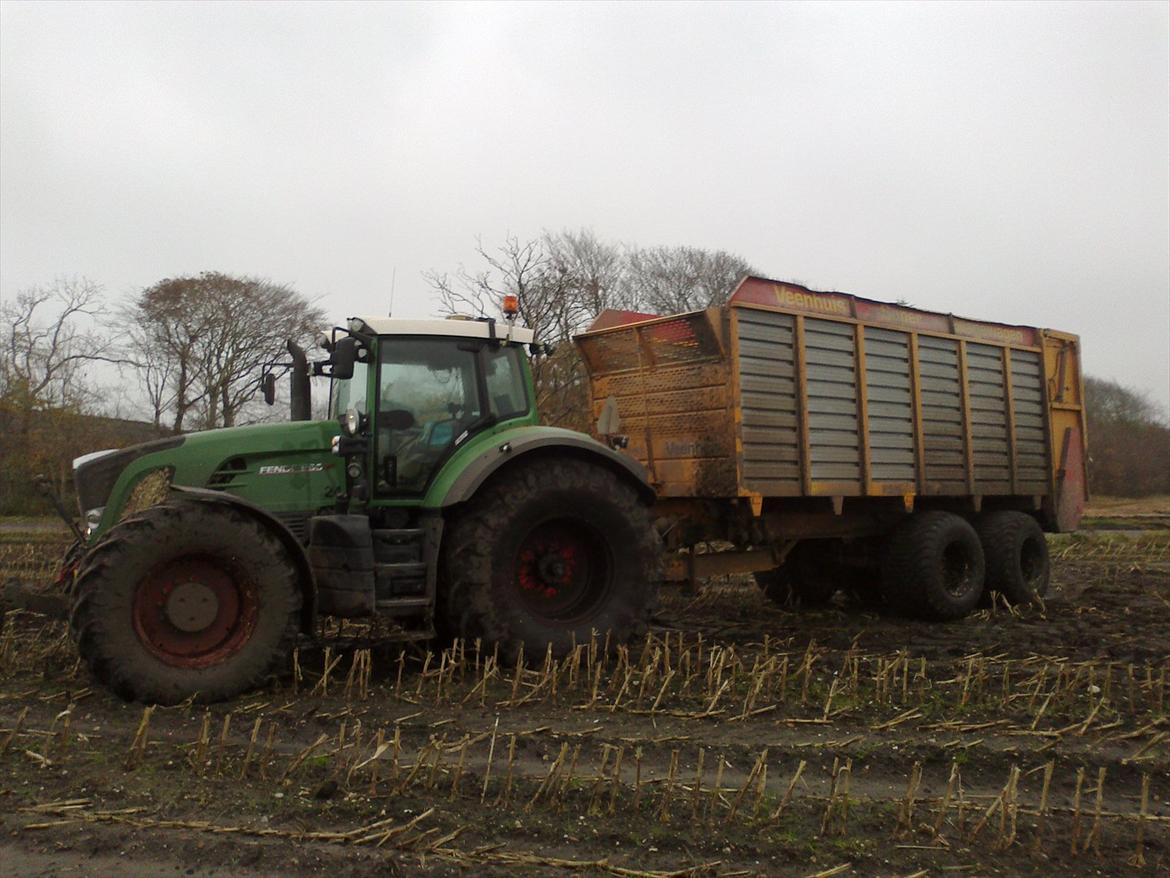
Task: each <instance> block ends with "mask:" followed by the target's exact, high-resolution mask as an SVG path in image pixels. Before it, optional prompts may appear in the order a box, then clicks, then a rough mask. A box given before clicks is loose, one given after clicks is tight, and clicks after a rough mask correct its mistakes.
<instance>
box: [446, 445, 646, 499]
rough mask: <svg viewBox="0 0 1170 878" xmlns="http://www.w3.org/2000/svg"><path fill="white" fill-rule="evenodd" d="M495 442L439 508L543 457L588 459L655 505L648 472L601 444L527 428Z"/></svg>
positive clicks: (466, 467)
mask: <svg viewBox="0 0 1170 878" xmlns="http://www.w3.org/2000/svg"><path fill="white" fill-rule="evenodd" d="M495 440H496V441H495V442H494V444H492V445H491V446H489V447H488V448H487V449H486V450H485V451H483V452H481V453H480V454H479V455H477V456H476V457H475V458H473V459H472V460H470V461H468V462H467V463H465V464H464V465H463V469H462V471H461V472H460V473H459V475H458V476H457V477H456V478H455V479H454V480H453V481H452V482H451V484H450V487H449V488H448V489H447V490H446V492H444V494H443V495H442V497H441V498H439V499H438V502H437V504H436V505H438V506H440V507H447V506H454V505H455V504H456V503H463V502H465V501H467V500H470V499H471V498H472V497H473V496H474V495H475V493H476V492H477V491H478V490H479V489H480V487H481V486H482V485H483V483H484V482H486V481H487V480H488V479H489V478H491V477H492V476H494V475H495V474H496V473H498V472H502V471H504V470H505V468H507V467H509V466H511V465H513V464H515V463H518V462H520V461H524V462H530V461H536V460H538V459H539V458H541V457H543V456H553V455H557V456H567V457H576V458H578V459H585V460H589V461H591V462H593V463H596V464H598V465H600V466H604V467H605V468H606V469H609V470H610V471H612V472H613V473H614V474H615V475H616V476H617V477H618V478H620V479H621V480H622V481H624V482H626V483H627V484H629V485H630V486H631V487H633V488H634V489H635V490H636V491H637V492H638V495H639V496H640V497H641V498H642V500H643V501H644V502H646V503H653V502H654V499H655V496H656V494H655V491H654V488H653V487H651V486H650V483H649V482H648V481H647V480H646V469H645V468H644V467H643V466H642V465H641V464H640V463H638V461H636V460H634V459H633V458H631V457H629V456H627V455H624V454H620V453H618V452H616V451H614V450H613V449H611V448H607V447H606V446H604V445H602V444H601V443H600V442H597V441H596V440H594V439H591V438H590V437H588V436H585V435H583V434H581V433H574V432H572V431H570V430H551V429H548V428H527V429H520V430H517V431H515V432H514V433H512V432H503V433H500V434H497V435H496V437H495Z"/></svg>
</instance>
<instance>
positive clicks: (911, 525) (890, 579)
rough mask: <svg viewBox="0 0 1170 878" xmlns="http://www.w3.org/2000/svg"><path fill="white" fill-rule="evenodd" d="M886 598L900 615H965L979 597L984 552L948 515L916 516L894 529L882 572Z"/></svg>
mask: <svg viewBox="0 0 1170 878" xmlns="http://www.w3.org/2000/svg"><path fill="white" fill-rule="evenodd" d="M882 578H883V579H884V581H885V591H886V596H887V597H888V598H889V600H890V602H891V603H892V604H893V605H894V606H895V607H896V608H898V609H899V610H901V611H902V612H905V613H908V614H910V615H916V616H921V617H924V618H926V619H933V620H936V621H950V620H953V619H961V618H963V617H964V616H966V615H967V614H968V613H969V612H971V610H973V609H974V608H975V606H976V605H977V604H978V603H979V599H980V597H981V596H982V594H983V578H984V560H983V549H982V547H981V546H980V545H979V537H978V536H977V535H976V533H975V529H974V528H972V527H971V525H970V524H969V523H968V522H967V520H966V519H964V518H961V517H959V516H958V515H955V514H954V513H951V512H943V511H941V510H932V511H928V512H916V513H914V514H913V515H911V516H910V517H909V518H907V519H906V520H905V521H903V522H902V523H901V524H899V525H898V527H897V528H895V530H894V532H893V534H892V535H891V537H890V541H889V544H888V546H887V549H886V557H885V563H884V564H883V569H882Z"/></svg>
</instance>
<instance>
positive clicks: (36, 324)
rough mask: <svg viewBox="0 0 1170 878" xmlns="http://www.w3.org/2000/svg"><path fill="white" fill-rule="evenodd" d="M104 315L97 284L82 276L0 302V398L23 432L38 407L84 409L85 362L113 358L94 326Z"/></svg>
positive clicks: (87, 395) (86, 393) (87, 393)
mask: <svg viewBox="0 0 1170 878" xmlns="http://www.w3.org/2000/svg"><path fill="white" fill-rule="evenodd" d="M104 313H105V311H104V308H103V305H102V302H101V287H99V286H98V285H97V284H95V283H93V282H92V281H89V280H86V279H84V278H81V279H74V280H66V279H58V280H56V281H54V282H53V283H52V284H50V285H49V286H47V287H33V288H30V289H28V290H24V291H23V292H20V293H18V294H17V295H16V298H15V299H13V300H12V301H10V302H7V303H5V304H3V305H0V324H2V325H3V329H4V337H3V340H2V342H0V399H2V400H3V404H4V405H5V407H6V408H8V409H9V410H10V411H13V412H16V413H19V418H18V423H20V424H21V425H22V430H23V431H25V432H26V431H27V422H28V419H29V417H30V416H31V415H32V413H33V412H36V411H38V410H45V409H51V408H68V407H74V408H79V409H80V408H85V407H86V405H87V403H88V402H89V400H90V388H89V387H88V385H87V384H86V381H85V369H84V366H85V364H86V363H87V362H92V361H94V360H104V361H107V362H118V360H119V357H118V356H117V355H116V353H115V351H114V347H113V345H112V344H111V342H110V340H109V338H108V337H107V336H105V335H104V334H103V333H102V332H101V331H100V330H99V329H98V327H97V321H98V320H99V319H100V318H101V317H102V316H103V315H104Z"/></svg>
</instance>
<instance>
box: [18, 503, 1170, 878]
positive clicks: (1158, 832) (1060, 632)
mask: <svg viewBox="0 0 1170 878" xmlns="http://www.w3.org/2000/svg"><path fill="white" fill-rule="evenodd" d="M1110 513H1111V510H1108V509H1106V510H1103V511H1101V512H1099V513H1098V514H1097V516H1096V518H1095V519H1094V523H1095V526H1097V525H1100V527H1101V529H1100V530H1098V531H1095V532H1091V533H1089V534H1087V535H1085V536H1078V537H1074V538H1072V539H1068V538H1062V539H1059V540H1056V541H1054V542H1053V544H1052V550H1053V556H1054V582H1053V589H1052V592H1051V593H1050V596H1049V599H1048V601H1047V603H1046V605H1045V606H1044V607H1033V608H1027V609H1025V610H1022V611H1016V612H1012V611H1009V610H1007V609H1005V608H989V609H987V610H984V611H983V612H981V613H980V614H978V615H977V616H975V617H973V618H971V619H968V620H965V621H963V622H960V623H955V624H947V625H933V626H926V625H922V624H920V623H914V622H910V621H906V620H903V619H898V618H895V617H890V616H887V615H883V614H881V613H879V612H875V611H873V610H872V609H868V608H866V607H862V606H858V605H853V604H850V603H847V602H842V603H840V604H838V605H836V606H834V607H833V608H831V609H829V610H825V611H817V612H792V611H787V610H782V609H779V608H777V607H774V606H772V605H770V604H768V603H767V602H766V601H765V600H764V599H763V598H762V597H761V595H760V594H759V592H758V591H757V590H756V589H755V588H754V586H752V585H751V584H750V583H749V582H747V581H741V580H736V581H727V582H711V583H708V584H707V585H706V586H705V587H704V588H703V590H702V591H701V592H700V593H699V594H697V595H688V594H684V593H682V592H680V591H677V590H675V591H669V592H666V593H665V594H664V597H663V606H662V610H661V613H660V615H659V617H658V620H657V621H658V625H657V627H656V628H655V629H654V630H653V632H652V634H651V636H650V637H649V638H648V639H647V640H646V641H645V642H642V643H638V644H635V645H633V646H631V647H630V648H629V649H628V650H624V649H623V650H620V651H618V652H617V653H616V654H614V655H612V656H610V657H608V658H607V657H606V655H605V649H604V635H603V634H601V635H599V636H598V638H597V639H596V640H595V641H593V642H590V643H583V644H581V645H580V646H579V648H578V650H577V651H576V652H575V653H574V654H573V655H572V656H570V657H569V658H568V659H566V660H564V661H562V662H559V663H556V662H552V661H550V660H547V659H545V658H543V657H539V656H538V657H535V659H534V660H532V661H530V662H529V664H528V667H527V669H523V668H522V669H519V670H518V669H517V668H516V667H515V666H506V667H500V666H498V665H497V664H496V662H495V661H494V658H493V655H492V653H491V651H490V650H488V649H480V648H478V647H477V645H476V644H460V645H457V646H456V648H455V649H454V650H453V651H449V652H445V653H442V654H432V653H428V652H427V651H426V649H425V646H423V647H415V648H411V649H408V650H406V651H404V652H403V651H400V650H399V648H398V647H396V646H385V645H379V644H378V643H376V642H374V641H371V640H369V639H367V636H368V634H369V632H367V631H365V630H363V629H361V628H357V627H350V628H345V629H343V630H341V631H340V632H337V636H336V637H335V638H334V639H333V640H331V641H329V648H328V649H323V648H320V647H317V646H313V645H311V644H305V645H304V646H302V647H301V649H300V650H299V652H298V654H297V656H296V660H295V667H290V669H289V672H288V674H287V675H286V676H285V678H284V679H282V680H279V681H275V682H274V683H273V684H272V685H271V687H270V688H268V689H267V690H264V691H259V692H256V693H253V694H252V695H250V696H248V697H245V698H241V699H238V700H237V701H234V702H231V703H227V704H221V705H216V706H214V707H212V708H211V709H210V710H207V709H205V708H203V707H201V706H180V707H175V708H161V707H160V708H154V709H152V708H149V707H148V708H145V709H144V707H143V706H142V705H140V704H125V703H123V702H121V701H119V700H117V699H116V698H114V697H113V696H111V695H109V694H108V693H107V692H105V691H103V690H101V689H99V688H96V687H93V686H91V682H90V680H89V679H88V678H87V677H86V674H85V672H84V670H83V669H80V668H79V667H78V664H77V661H76V658H75V656H74V653H73V649H72V645H71V643H70V642H69V641H68V638H67V636H66V635H65V633H64V630H63V627H62V626H61V625H60V624H58V623H53V622H49V621H47V620H45V619H44V618H42V617H39V616H37V615H35V614H31V613H26V612H19V613H11V614H9V616H8V618H7V619H6V620H5V626H4V630H3V633H2V635H0V863H2V864H3V866H4V868H3V871H4V874H6V875H26V874H27V875H115V874H117V875H142V876H154V875H298V876H299V875H329V876H332V878H346V876H375V875H376V876H394V875H514V874H534V875H559V874H570V873H583V874H603V875H604V874H611V875H618V876H627V878H636V876H665V875H712V876H714V875H721V876H730V875H794V876H810V875H821V876H829V875H857V876H871V875H872V876H878V875H880V876H910V875H915V876H926V875H931V876H944V875H946V876H952V875H953V876H968V875H995V874H1003V875H1036V876H1050V875H1074V876H1080V875H1123V874H1134V875H1154V874H1166V873H1168V872H1170V719H1168V714H1170V704H1168V703H1167V702H1168V701H1170V680H1168V679H1167V676H1168V669H1170V531H1168V530H1166V528H1165V523H1164V516H1163V517H1157V516H1155V517H1154V518H1152V519H1149V518H1147V519H1141V518H1140V516H1141V515H1143V514H1144V513H1133V512H1132V511H1131V510H1128V509H1126V510H1123V511H1122V512H1121V513H1120V514H1121V515H1124V516H1125V517H1124V520H1123V521H1118V522H1113V523H1112V524H1113V525H1114V526H1113V527H1111V526H1110V525H1111V521H1110ZM1135 522H1136V526H1135ZM60 548H61V542H60V537H59V536H58V535H57V534H56V533H55V532H54V531H52V530H37V531H35V532H28V533H22V532H20V531H19V529H17V530H7V531H5V532H4V533H2V534H0V564H2V565H3V569H2V570H0V578H6V577H8V576H20V577H22V578H29V577H38V576H39V577H44V576H46V575H47V571H48V569H49V566H50V559H51V557H52V556H53V555H54V554H55V553H56V552H57V551H58V550H59V549H60Z"/></svg>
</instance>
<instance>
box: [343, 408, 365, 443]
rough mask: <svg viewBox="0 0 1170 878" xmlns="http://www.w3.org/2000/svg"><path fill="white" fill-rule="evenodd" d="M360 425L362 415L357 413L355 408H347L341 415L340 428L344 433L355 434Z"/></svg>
mask: <svg viewBox="0 0 1170 878" xmlns="http://www.w3.org/2000/svg"><path fill="white" fill-rule="evenodd" d="M361 426H362V416H361V415H360V414H358V410H357V409H355V408H348V409H346V410H345V414H344V415H342V416H341V429H343V430H345V435H347V436H356V435H357V434H358V430H359V429H361Z"/></svg>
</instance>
